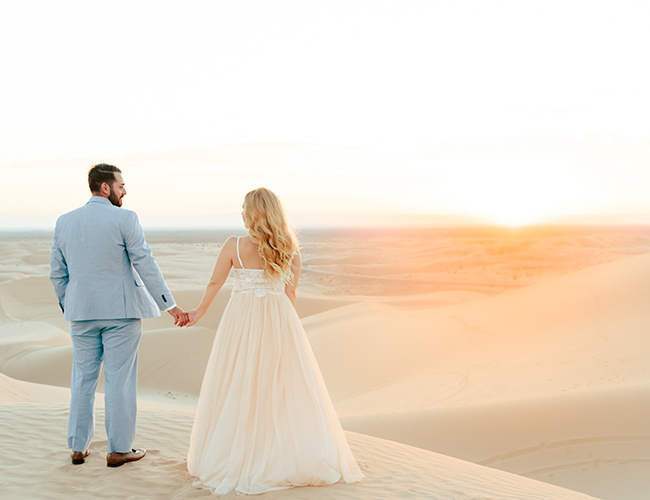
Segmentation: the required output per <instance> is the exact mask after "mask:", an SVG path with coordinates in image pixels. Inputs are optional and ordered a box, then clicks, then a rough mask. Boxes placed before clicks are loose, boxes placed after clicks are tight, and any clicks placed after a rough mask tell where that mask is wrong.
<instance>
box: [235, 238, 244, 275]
mask: <svg viewBox="0 0 650 500" xmlns="http://www.w3.org/2000/svg"><path fill="white" fill-rule="evenodd" d="M239 238H241V236H237V260H239V265H240V266H241V268H242V269H246V268H245V267H244V264H243V262H242V261H241V257H240V256H239Z"/></svg>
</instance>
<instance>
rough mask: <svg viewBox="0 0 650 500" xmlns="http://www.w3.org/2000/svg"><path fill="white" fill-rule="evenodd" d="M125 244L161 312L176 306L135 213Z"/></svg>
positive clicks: (129, 219) (126, 228)
mask: <svg viewBox="0 0 650 500" xmlns="http://www.w3.org/2000/svg"><path fill="white" fill-rule="evenodd" d="M124 242H125V244H126V251H127V253H128V255H129V259H130V260H131V264H133V267H134V268H135V270H136V272H137V273H138V275H139V276H140V278H141V279H142V281H143V282H144V285H145V286H146V287H147V290H148V291H149V293H150V294H151V296H152V297H153V300H154V301H155V302H156V304H157V305H158V307H159V308H160V310H161V311H166V310H168V309H171V308H172V307H174V306H175V305H176V302H175V301H174V297H173V296H172V293H171V291H170V290H169V287H167V283H165V278H164V277H163V275H162V272H161V271H160V268H159V267H158V264H156V261H155V260H154V258H153V255H152V253H151V247H149V245H148V244H147V242H146V241H145V239H144V232H143V231H142V226H140V221H139V220H138V216H137V215H136V213H135V212H130V213H129V217H128V218H127V221H126V227H125V231H124Z"/></svg>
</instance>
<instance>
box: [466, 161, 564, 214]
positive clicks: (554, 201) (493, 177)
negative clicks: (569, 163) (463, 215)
mask: <svg viewBox="0 0 650 500" xmlns="http://www.w3.org/2000/svg"><path fill="white" fill-rule="evenodd" d="M470 170H471V174H470V175H468V176H466V177H465V178H464V179H463V181H462V185H461V186H460V196H461V199H462V202H463V204H464V205H465V207H466V210H467V212H468V213H469V214H471V215H473V216H475V217H479V218H481V219H482V220H485V221H486V222H488V223H491V224H496V225H502V226H509V227H519V226H525V225H532V224H539V223H543V222H545V221H548V220H549V219H551V218H552V217H553V216H555V215H557V214H558V213H559V210H561V208H562V207H563V206H565V205H566V204H567V202H570V201H571V199H572V198H573V197H574V196H575V194H576V193H575V191H576V190H575V188H574V186H575V183H574V182H573V179H572V178H571V176H570V175H569V173H568V172H569V170H568V169H567V168H566V160H565V159H564V158H542V159H540V158H501V159H494V160H492V159H491V160H488V161H481V162H476V163H475V164H474V165H473V166H472V168H471V169H470Z"/></svg>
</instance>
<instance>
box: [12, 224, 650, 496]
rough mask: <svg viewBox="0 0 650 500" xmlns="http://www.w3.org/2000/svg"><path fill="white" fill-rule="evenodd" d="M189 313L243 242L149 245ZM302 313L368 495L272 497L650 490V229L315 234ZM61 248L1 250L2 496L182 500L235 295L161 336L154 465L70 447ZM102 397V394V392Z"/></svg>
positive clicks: (152, 413)
mask: <svg viewBox="0 0 650 500" xmlns="http://www.w3.org/2000/svg"><path fill="white" fill-rule="evenodd" d="M147 234H148V240H149V241H150V243H151V246H152V248H153V251H154V255H155V257H156V259H157V261H158V263H159V265H160V267H161V269H162V271H163V273H164V274H165V277H166V279H167V281H168V283H169V285H170V287H171V289H172V291H173V292H174V295H175V297H176V300H177V301H178V303H179V305H180V306H181V307H183V308H191V307H193V306H195V305H196V304H198V301H199V300H200V297H201V294H202V291H203V287H204V286H205V283H206V281H207V279H208V277H209V275H210V272H211V270H212V266H213V264H214V261H215V259H216V255H217V253H218V251H219V248H220V246H221V244H222V242H223V241H224V240H225V237H226V236H227V233H220V232H213V233H201V232H194V233H183V234H180V233H172V232H157V233H153V232H148V233H147ZM301 242H302V252H303V259H304V273H303V279H302V282H301V285H300V287H299V295H298V297H299V304H298V313H299V315H300V317H301V318H302V321H303V324H304V326H305V329H306V331H307V334H308V336H309V338H310V341H311V343H312V346H313V348H314V352H315V354H316V357H317V359H318V362H319V364H320V367H321V370H322V372H323V375H324V377H325V381H326V383H327V385H328V389H329V391H330V395H331V396H332V399H333V401H334V404H335V407H336V409H337V412H338V413H339V416H340V417H341V420H342V423H343V426H344V428H345V429H346V432H347V435H348V439H349V441H350V444H351V447H352V450H353V452H354V454H355V457H356V458H357V460H358V462H359V464H360V466H361V468H362V470H363V472H364V473H365V474H366V478H365V479H364V480H363V481H361V482H360V483H356V484H353V485H346V484H337V485H333V486H328V487H312V488H298V489H293V490H288V491H284V492H279V493H272V494H271V493H269V494H265V495H262V498H273V499H276V498H277V499H282V498H287V499H290V498H305V499H307V498H314V499H329V498H332V499H339V498H342V499H343V498H350V499H379V500H381V499H384V498H404V499H407V498H422V499H482V500H485V499H495V500H496V499H513V500H514V499H518V500H528V499H530V500H537V499H539V500H541V499H549V500H550V499H567V500H568V499H575V500H578V499H588V498H600V499H607V500H609V499H611V500H614V499H617V500H619V499H625V500H641V499H647V498H648V493H647V492H648V491H650V421H649V419H648V418H647V416H648V414H650V359H649V358H650V339H649V338H648V335H647V333H648V331H650V308H649V307H648V303H649V302H648V301H649V300H650V230H648V229H647V228H622V229H618V230H616V231H614V230H611V229H603V228H601V229H599V228H582V229H575V228H574V229H565V230H561V231H560V230H544V231H543V230H537V231H533V230H520V231H518V232H516V233H515V232H509V230H500V231H497V230H487V229H486V230H470V229H464V230H455V231H452V230H447V231H442V230H419V231H416V230H413V231H374V232H362V231H356V232H355V231H346V232H329V233H326V232H319V233H310V232H305V233H304V234H302V235H301ZM49 245H50V241H49V236H48V235H47V234H41V233H2V234H1V235H0V413H1V414H2V416H1V421H2V425H1V426H0V464H1V466H2V467H1V468H0V496H1V498H3V499H14V498H16V499H23V498H24V499H27V498H30V499H32V498H53V499H57V500H58V499H61V500H62V499H64V498H65V499H68V498H88V497H90V496H91V495H92V496H93V497H97V498H125V499H131V498H132V499H136V498H138V499H140V498H151V499H158V498H160V499H171V498H173V499H182V498H199V497H206V496H209V494H208V493H207V492H206V491H204V490H200V489H195V488H193V487H192V479H191V477H190V476H189V475H188V474H187V471H186V468H185V454H186V452H187V445H188V439H189V432H190V429H191V424H192V418H193V412H194V405H195V403H196V399H197V396H198V391H199V388H200V383H201V379H202V376H203V369H204V367H205V364H206V363H207V356H208V354H209V350H210V346H211V344H212V340H213V337H214V332H215V328H216V325H217V324H218V321H219V318H220V315H221V313H222V312H223V308H224V307H225V304H226V302H227V300H228V297H229V294H230V288H231V286H232V282H231V281H230V280H229V281H228V282H227V284H226V286H225V287H224V290H222V291H221V292H220V294H219V296H218V298H217V300H216V301H215V303H214V304H213V306H212V308H211V310H210V312H209V313H208V314H207V315H206V316H205V317H204V318H203V319H202V320H201V321H200V322H199V323H198V324H197V325H196V326H194V327H191V328H188V329H182V330H181V329H177V328H175V327H174V326H173V321H172V319H171V317H170V316H169V315H163V316H162V317H161V318H155V319H151V320H146V321H145V323H144V330H145V333H144V336H143V341H142V345H141V350H140V382H139V397H140V403H139V408H140V411H139V420H138V433H137V441H136V446H141V447H145V448H147V449H148V450H149V453H148V456H147V457H146V458H145V459H144V460H143V461H142V462H139V463H137V464H127V465H125V466H124V467H121V468H119V469H109V468H107V467H105V459H104V455H105V453H106V436H105V432H104V429H103V402H102V398H101V395H98V398H97V399H98V400H97V407H98V422H97V428H96V435H95V440H94V441H93V443H92V445H91V448H90V450H91V455H90V456H89V458H88V460H87V462H86V464H84V465H83V466H72V465H71V464H70V460H69V455H68V450H67V447H66V439H65V435H66V421H67V403H68V400H69V389H68V383H69V377H70V368H71V355H72V353H71V344H70V339H69V336H68V333H67V328H68V325H67V323H66V322H65V321H64V320H63V318H62V315H61V313H60V311H59V308H58V305H57V304H56V299H55V297H54V294H53V291H52V288H51V285H50V283H49V279H48V278H47V276H48V273H49ZM101 389H102V386H101V382H100V391H101Z"/></svg>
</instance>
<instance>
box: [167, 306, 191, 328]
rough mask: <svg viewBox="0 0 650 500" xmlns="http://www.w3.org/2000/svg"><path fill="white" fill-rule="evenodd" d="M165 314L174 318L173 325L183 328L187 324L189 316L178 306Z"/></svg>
mask: <svg viewBox="0 0 650 500" xmlns="http://www.w3.org/2000/svg"><path fill="white" fill-rule="evenodd" d="M167 312H168V313H169V314H171V315H172V316H173V317H174V324H175V325H177V326H185V325H187V323H188V322H189V315H188V314H187V313H186V312H184V311H183V310H182V309H181V308H180V307H178V306H176V307H174V308H172V309H170V310H169V311H167Z"/></svg>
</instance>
